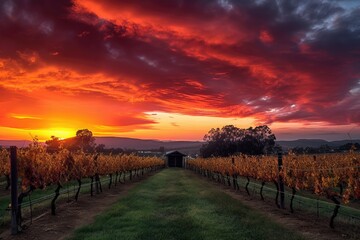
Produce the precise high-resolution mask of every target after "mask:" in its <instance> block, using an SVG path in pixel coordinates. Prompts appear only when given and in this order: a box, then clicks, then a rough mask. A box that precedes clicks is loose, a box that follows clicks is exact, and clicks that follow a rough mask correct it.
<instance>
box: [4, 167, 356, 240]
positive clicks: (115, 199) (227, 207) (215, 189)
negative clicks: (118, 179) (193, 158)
mask: <svg viewBox="0 0 360 240" xmlns="http://www.w3.org/2000/svg"><path fill="white" fill-rule="evenodd" d="M141 179H142V178H139V179H137V180H136V181H137V182H136V183H135V184H133V183H127V184H125V185H119V186H117V187H116V188H113V189H110V190H108V189H106V190H105V189H104V193H103V194H100V195H95V196H94V197H90V196H89V195H88V194H87V195H86V196H81V198H80V202H78V203H73V204H68V205H66V203H63V204H59V205H60V206H59V211H58V214H57V215H56V216H51V215H50V214H46V215H45V216H42V217H41V218H36V220H35V221H34V222H33V224H32V225H31V226H30V228H29V229H27V230H26V231H25V234H21V235H19V236H17V237H16V239H32V238H34V239H35V238H36V239H49V237H51V238H52V239H64V237H68V238H69V239H277V238H279V236H281V238H284V239H289V238H293V239H315V238H316V239H341V238H342V236H346V239H356V236H355V237H354V236H353V237H351V236H350V235H344V233H343V232H342V231H341V229H338V230H331V231H330V229H329V227H328V226H327V225H326V224H317V223H316V222H317V221H318V219H312V218H311V217H310V218H309V217H307V216H304V215H298V214H292V215H289V213H288V211H279V210H278V209H276V208H274V206H272V205H269V204H267V203H266V202H265V203H264V202H262V201H261V200H259V199H256V198H253V197H248V196H246V195H245V194H244V192H242V193H240V194H239V193H237V192H235V191H233V190H231V188H228V187H224V186H222V185H218V184H216V183H212V182H209V181H208V180H207V178H200V177H199V176H197V175H195V174H194V173H192V172H190V171H188V170H183V169H165V170H162V171H161V172H159V173H155V174H154V175H151V176H150V177H149V178H148V179H143V180H141ZM139 180H141V182H138V181H139ZM214 184H215V185H214ZM104 210H105V211H104ZM98 214H100V215H98ZM96 215H98V216H97V217H95V218H94V216H96ZM89 223H91V224H89ZM84 225H86V226H85V227H81V226H84ZM77 227H80V228H79V229H77V230H75V232H74V229H75V228H77ZM0 237H2V238H3V239H14V238H12V237H10V236H9V235H7V234H6V233H5V234H2V235H0Z"/></svg>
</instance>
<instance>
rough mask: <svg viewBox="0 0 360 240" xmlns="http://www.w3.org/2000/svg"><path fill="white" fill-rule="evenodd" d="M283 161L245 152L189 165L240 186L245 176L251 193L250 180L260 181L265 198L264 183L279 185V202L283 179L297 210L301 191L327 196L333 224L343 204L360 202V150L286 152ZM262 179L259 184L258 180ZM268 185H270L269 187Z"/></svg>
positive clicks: (234, 186) (260, 189)
mask: <svg viewBox="0 0 360 240" xmlns="http://www.w3.org/2000/svg"><path fill="white" fill-rule="evenodd" d="M282 161H283V164H282V165H281V166H279V165H278V157H277V156H263V157H258V156H245V155H239V156H234V157H230V158H210V159H201V158H200V159H195V160H189V161H188V166H189V168H190V169H192V170H194V171H196V172H197V173H200V174H202V175H203V176H206V177H208V178H210V179H213V180H215V181H218V182H221V183H223V184H226V185H228V186H233V188H234V189H235V190H239V188H240V186H239V181H240V179H245V186H244V187H245V190H246V193H247V194H249V195H250V191H249V185H250V183H251V181H253V182H255V185H260V188H259V194H260V197H261V199H262V200H264V196H263V190H264V189H265V188H266V187H265V185H266V184H267V185H269V184H270V185H272V186H274V187H275V188H276V194H275V203H276V205H277V206H278V207H279V208H280V207H282V208H284V206H281V204H280V203H279V194H281V193H284V192H281V189H280V187H279V186H280V182H281V183H283V184H284V185H285V187H287V188H288V189H291V195H290V203H289V208H290V211H291V212H294V208H293V205H294V199H295V197H296V193H297V192H298V191H305V192H311V193H314V194H316V195H317V196H324V197H325V198H326V199H330V200H331V201H332V203H333V206H334V210H333V214H332V216H331V220H330V226H331V227H334V218H335V217H336V216H337V213H338V211H339V208H340V204H341V203H343V204H348V203H349V202H358V201H359V199H360V171H359V170H360V154H359V153H355V152H350V153H347V154H329V155H314V156H310V155H299V156H297V155H293V154H289V155H285V156H282ZM257 183H260V184H257ZM268 189H269V188H268Z"/></svg>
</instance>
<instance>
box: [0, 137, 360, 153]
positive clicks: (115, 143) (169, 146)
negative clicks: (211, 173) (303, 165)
mask: <svg viewBox="0 0 360 240" xmlns="http://www.w3.org/2000/svg"><path fill="white" fill-rule="evenodd" d="M95 139H96V140H95V141H96V144H104V145H105V148H122V149H133V150H159V149H160V148H161V147H164V150H165V151H171V150H179V151H182V152H184V153H187V154H196V153H199V152H200V147H201V145H202V144H203V142H200V141H160V140H145V139H137V138H125V137H95ZM356 142H357V143H359V144H360V139H357V140H340V141H326V140H323V139H298V140H293V141H276V143H277V144H279V145H280V146H282V148H283V149H284V150H288V149H291V148H295V147H303V148H305V147H313V148H318V147H320V146H322V145H328V146H330V147H338V146H341V145H345V144H347V143H356ZM30 143H31V141H28V140H0V146H2V147H9V146H17V147H27V146H28V145H29V144H30Z"/></svg>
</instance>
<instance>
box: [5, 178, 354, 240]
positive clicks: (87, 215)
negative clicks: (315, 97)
mask: <svg viewBox="0 0 360 240" xmlns="http://www.w3.org/2000/svg"><path fill="white" fill-rule="evenodd" d="M189 174H193V175H194V176H196V177H197V178H199V180H201V181H208V182H211V184H213V185H215V186H216V187H218V188H219V189H220V190H221V191H223V192H224V193H226V194H228V195H230V196H231V197H233V198H235V199H237V200H239V201H241V202H242V203H243V204H244V205H247V206H248V207H250V208H252V209H255V210H257V211H259V212H261V213H263V214H264V215H266V216H267V217H269V218H270V219H271V220H273V221H275V222H277V223H280V224H281V225H283V226H285V227H286V228H288V229H291V230H293V231H296V232H299V233H300V234H302V235H303V236H304V237H305V238H307V239H319V240H335V239H360V233H354V232H352V233H350V234H349V233H345V232H344V231H343V230H344V228H343V226H338V227H337V228H336V229H335V230H333V229H331V228H330V227H329V226H328V222H329V220H328V219H319V218H317V217H316V216H313V215H309V214H305V213H295V214H291V213H290V212H289V210H280V209H278V208H276V206H274V205H275V204H274V203H273V201H272V200H271V199H268V200H266V201H261V200H260V199H259V197H258V196H247V195H246V193H245V191H244V190H242V191H240V192H235V191H234V190H233V189H231V188H229V187H225V186H224V185H221V184H218V183H215V182H212V181H210V180H209V179H206V178H204V177H201V176H199V175H195V173H190V172H189ZM148 176H149V175H148ZM148 176H146V177H148ZM146 177H145V178H146ZM141 180H142V179H136V180H135V181H134V182H127V183H126V184H121V185H117V187H113V188H112V189H110V190H108V189H104V192H103V193H101V194H98V195H95V196H93V197H90V196H89V195H84V194H83V195H80V198H79V201H78V202H71V203H61V204H58V208H57V215H56V216H52V215H50V211H48V212H46V213H42V214H41V213H39V214H38V215H37V216H35V217H34V219H33V223H32V225H31V226H30V227H29V228H28V229H26V230H25V231H24V232H23V233H21V234H19V235H16V236H12V235H10V231H5V232H3V233H2V234H0V239H1V240H48V239H52V240H56V239H58V240H63V239H66V238H67V237H69V236H70V235H71V234H72V233H73V231H74V229H76V228H78V227H81V226H83V225H87V224H89V223H91V222H93V221H94V218H95V216H96V215H98V214H99V213H101V212H103V211H105V210H106V209H108V208H109V207H110V206H111V205H112V204H113V203H115V202H116V201H118V200H119V199H121V198H122V197H124V196H126V194H127V192H128V191H129V190H130V189H132V188H133V187H134V186H136V185H137V184H138V183H139V182H140V181H141ZM270 200H271V201H270ZM356 234H359V235H356Z"/></svg>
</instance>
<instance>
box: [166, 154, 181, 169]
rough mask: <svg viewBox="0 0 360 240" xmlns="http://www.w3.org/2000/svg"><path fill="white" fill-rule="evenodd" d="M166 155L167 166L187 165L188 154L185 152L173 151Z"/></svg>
mask: <svg viewBox="0 0 360 240" xmlns="http://www.w3.org/2000/svg"><path fill="white" fill-rule="evenodd" d="M165 157H166V167H181V168H183V167H185V166H186V161H185V157H186V154H183V153H181V152H179V151H171V152H167V153H166V154H165Z"/></svg>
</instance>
